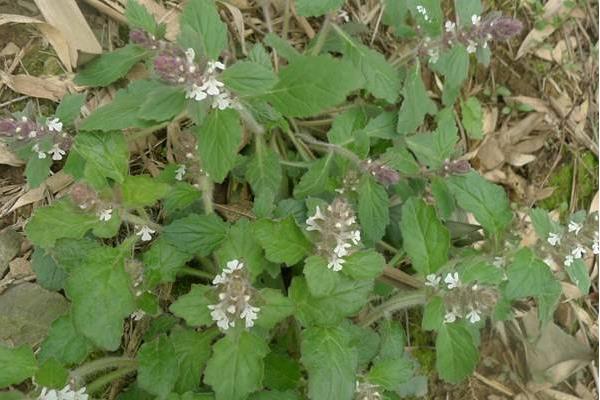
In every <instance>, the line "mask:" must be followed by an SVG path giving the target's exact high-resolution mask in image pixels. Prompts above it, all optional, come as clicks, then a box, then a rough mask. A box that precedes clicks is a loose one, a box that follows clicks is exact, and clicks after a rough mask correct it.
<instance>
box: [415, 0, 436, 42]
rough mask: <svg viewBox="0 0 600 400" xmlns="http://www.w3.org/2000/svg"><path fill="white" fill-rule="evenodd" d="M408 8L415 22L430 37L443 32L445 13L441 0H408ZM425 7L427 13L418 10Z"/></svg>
mask: <svg viewBox="0 0 600 400" xmlns="http://www.w3.org/2000/svg"><path fill="white" fill-rule="evenodd" d="M407 5H408V9H409V10H410V13H411V14H412V16H413V18H414V19H415V22H416V24H417V25H418V26H420V27H421V29H422V30H423V32H424V33H425V34H426V35H427V36H428V37H437V36H439V35H440V34H441V33H442V23H443V21H444V14H443V12H442V8H441V2H440V0H407ZM417 7H423V8H424V9H425V13H422V12H420V11H418V10H417Z"/></svg>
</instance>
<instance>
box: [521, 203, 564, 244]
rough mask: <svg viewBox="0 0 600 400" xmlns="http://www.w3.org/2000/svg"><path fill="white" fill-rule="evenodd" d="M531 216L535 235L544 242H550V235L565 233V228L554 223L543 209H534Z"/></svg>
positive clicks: (530, 213)
mask: <svg viewBox="0 0 600 400" xmlns="http://www.w3.org/2000/svg"><path fill="white" fill-rule="evenodd" d="M529 216H530V217H531V222H532V223H533V228H534V229H535V233H536V234H537V235H538V237H539V238H540V239H541V240H542V241H544V242H545V241H546V240H548V236H549V235H550V233H556V234H561V233H562V232H563V228H562V227H561V226H560V224H559V223H558V222H556V221H554V220H553V219H552V218H551V217H550V214H548V211H546V210H544V209H542V208H534V209H532V210H531V211H530V212H529Z"/></svg>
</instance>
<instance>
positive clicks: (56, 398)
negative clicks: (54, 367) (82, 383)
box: [38, 385, 89, 400]
mask: <svg viewBox="0 0 600 400" xmlns="http://www.w3.org/2000/svg"><path fill="white" fill-rule="evenodd" d="M88 398H89V395H88V394H86V393H85V387H82V388H81V389H79V390H78V391H75V390H72V389H71V387H70V386H69V385H67V386H65V387H64V388H63V389H61V390H60V391H59V390H55V389H50V390H49V389H47V388H43V389H42V393H41V394H40V397H38V400H88Z"/></svg>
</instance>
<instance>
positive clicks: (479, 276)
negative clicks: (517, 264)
mask: <svg viewBox="0 0 600 400" xmlns="http://www.w3.org/2000/svg"><path fill="white" fill-rule="evenodd" d="M458 272H459V275H460V280H461V282H464V283H465V284H469V283H473V282H478V283H481V284H488V285H499V284H500V282H502V281H503V279H504V271H503V270H502V269H501V268H498V267H495V266H493V265H491V264H490V263H488V262H486V261H481V260H477V259H475V260H472V261H470V262H469V261H467V262H466V263H465V264H459V267H458Z"/></svg>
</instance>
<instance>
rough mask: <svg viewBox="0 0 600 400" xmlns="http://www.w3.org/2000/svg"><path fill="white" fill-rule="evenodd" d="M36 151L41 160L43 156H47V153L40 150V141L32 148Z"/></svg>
mask: <svg viewBox="0 0 600 400" xmlns="http://www.w3.org/2000/svg"><path fill="white" fill-rule="evenodd" d="M31 150H33V151H34V152H36V153H37V155H38V158H39V159H40V160H41V159H42V158H46V153H44V152H43V151H41V150H40V145H39V144H38V143H36V144H34V145H33V147H32V148H31Z"/></svg>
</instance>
